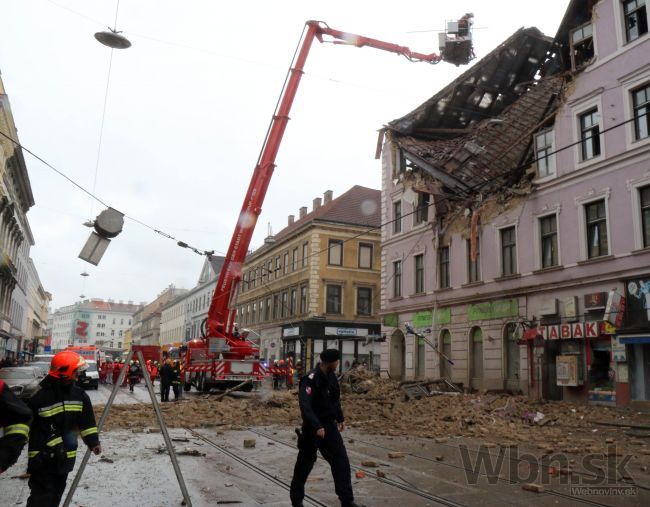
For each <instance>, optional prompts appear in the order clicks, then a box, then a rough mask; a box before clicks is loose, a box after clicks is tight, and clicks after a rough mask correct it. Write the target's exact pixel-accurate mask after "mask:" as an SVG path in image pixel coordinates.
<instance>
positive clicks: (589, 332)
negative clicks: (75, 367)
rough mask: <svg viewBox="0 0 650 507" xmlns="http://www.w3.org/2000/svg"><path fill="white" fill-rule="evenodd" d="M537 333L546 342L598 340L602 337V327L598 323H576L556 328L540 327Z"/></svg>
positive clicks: (560, 325)
mask: <svg viewBox="0 0 650 507" xmlns="http://www.w3.org/2000/svg"><path fill="white" fill-rule="evenodd" d="M537 331H538V332H539V334H540V335H541V336H542V337H543V338H544V339H545V340H569V339H582V338H598V337H599V336H600V325H599V322H598V321H592V322H575V323H572V324H558V325H555V326H539V327H538V328H537Z"/></svg>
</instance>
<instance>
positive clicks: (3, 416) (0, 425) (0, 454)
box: [0, 380, 32, 473]
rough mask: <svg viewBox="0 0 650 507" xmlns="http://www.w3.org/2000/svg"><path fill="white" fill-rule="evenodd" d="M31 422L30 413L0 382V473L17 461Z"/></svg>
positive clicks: (27, 436)
mask: <svg viewBox="0 0 650 507" xmlns="http://www.w3.org/2000/svg"><path fill="white" fill-rule="evenodd" d="M31 422H32V411H31V410H30V409H29V407H28V406H27V405H25V404H24V403H23V402H22V401H21V400H20V399H18V397H17V396H16V395H15V394H14V393H13V392H12V391H11V389H9V387H7V385H6V384H5V383H4V381H2V380H0V473H2V472H4V471H5V470H6V469H7V468H9V467H10V466H11V465H13V464H14V463H15V462H16V461H17V460H18V457H19V456H20V453H21V451H22V450H23V447H24V446H25V443H26V442H27V438H29V425H30V424H31Z"/></svg>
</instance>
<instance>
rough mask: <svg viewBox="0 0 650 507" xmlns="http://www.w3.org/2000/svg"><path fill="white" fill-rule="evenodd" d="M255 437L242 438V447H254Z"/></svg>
mask: <svg viewBox="0 0 650 507" xmlns="http://www.w3.org/2000/svg"><path fill="white" fill-rule="evenodd" d="M255 443H256V441H255V439H254V438H245V439H244V449H252V448H253V447H255Z"/></svg>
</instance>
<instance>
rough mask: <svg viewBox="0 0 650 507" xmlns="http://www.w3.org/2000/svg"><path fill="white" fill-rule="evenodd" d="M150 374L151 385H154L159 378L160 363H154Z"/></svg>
mask: <svg viewBox="0 0 650 507" xmlns="http://www.w3.org/2000/svg"><path fill="white" fill-rule="evenodd" d="M149 373H150V374H151V385H153V383H154V381H155V380H156V377H157V376H158V361H153V362H152V363H151V370H150V372H149Z"/></svg>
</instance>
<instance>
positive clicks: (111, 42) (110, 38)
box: [95, 27, 131, 49]
mask: <svg viewBox="0 0 650 507" xmlns="http://www.w3.org/2000/svg"><path fill="white" fill-rule="evenodd" d="M120 33H122V32H118V31H116V30H113V29H112V28H111V27H108V30H107V31H104V32H97V33H96V34H95V39H97V41H98V42H100V43H101V44H103V45H104V46H108V47H109V48H111V49H127V48H130V47H131V41H130V40H129V39H127V38H126V37H124V35H120Z"/></svg>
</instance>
